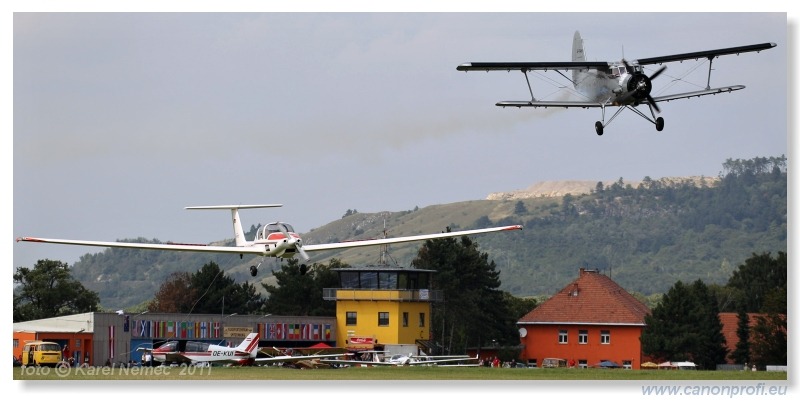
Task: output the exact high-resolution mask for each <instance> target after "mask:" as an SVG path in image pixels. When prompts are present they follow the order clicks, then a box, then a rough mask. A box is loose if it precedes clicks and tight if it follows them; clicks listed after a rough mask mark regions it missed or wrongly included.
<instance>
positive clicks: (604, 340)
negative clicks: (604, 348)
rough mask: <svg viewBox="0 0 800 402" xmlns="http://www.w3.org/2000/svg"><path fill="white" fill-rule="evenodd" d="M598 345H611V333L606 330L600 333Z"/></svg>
mask: <svg viewBox="0 0 800 402" xmlns="http://www.w3.org/2000/svg"><path fill="white" fill-rule="evenodd" d="M600 343H601V344H603V345H608V344H609V343H611V331H609V330H607V329H604V330H602V331H600Z"/></svg>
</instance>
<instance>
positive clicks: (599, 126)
mask: <svg viewBox="0 0 800 402" xmlns="http://www.w3.org/2000/svg"><path fill="white" fill-rule="evenodd" d="M659 118H660V117H659ZM661 125H662V126H663V125H664V124H663V123H662V124H661ZM594 131H597V135H603V123H601V122H599V121H598V122H595V123H594ZM658 131H661V130H658Z"/></svg>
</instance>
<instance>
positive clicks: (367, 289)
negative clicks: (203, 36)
mask: <svg viewBox="0 0 800 402" xmlns="http://www.w3.org/2000/svg"><path fill="white" fill-rule="evenodd" d="M334 271H337V272H338V273H339V284H340V288H337V289H325V290H324V294H323V297H324V298H325V300H335V301H336V327H337V331H336V344H337V345H339V346H341V347H346V348H351V349H357V348H365V349H371V348H373V347H374V345H376V344H383V345H387V344H417V345H423V346H424V345H426V343H427V341H428V340H430V338H431V325H430V324H431V323H430V319H431V303H432V302H434V301H441V300H442V292H441V291H435V290H431V289H430V283H431V275H432V274H433V272H435V271H431V270H422V269H411V268H402V267H390V266H373V267H360V268H337V269H334Z"/></svg>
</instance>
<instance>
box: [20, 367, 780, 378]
mask: <svg viewBox="0 0 800 402" xmlns="http://www.w3.org/2000/svg"><path fill="white" fill-rule="evenodd" d="M13 378H14V380H22V381H26V380H81V381H95V380H97V381H104V380H113V381H128V380H133V381H136V380H139V381H141V380H148V381H159V380H168V381H225V380H235V381H476V380H478V381H551V380H566V381H581V380H586V381H598V380H602V381H605V380H614V381H637V380H643V381H662V380H664V381H695V380H702V381H728V380H730V381H784V380H787V373H786V372H780V371H756V372H752V371H704V370H697V371H694V370H618V369H527V368H489V367H430V366H429V367H425V366H415V367H407V366H402V367H349V368H339V369H306V370H298V369H291V368H284V367H275V366H269V367H164V366H162V367H149V368H144V367H132V368H127V369H125V368H111V367H90V368H82V369H81V368H60V369H56V368H45V367H27V368H23V367H14V369H13Z"/></svg>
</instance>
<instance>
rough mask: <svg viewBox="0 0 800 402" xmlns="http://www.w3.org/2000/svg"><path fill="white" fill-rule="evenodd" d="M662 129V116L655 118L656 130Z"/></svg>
mask: <svg viewBox="0 0 800 402" xmlns="http://www.w3.org/2000/svg"><path fill="white" fill-rule="evenodd" d="M663 129H664V118H663V117H659V118H657V119H656V131H661V130H663Z"/></svg>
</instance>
